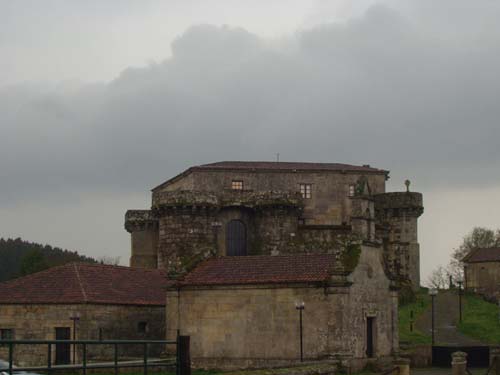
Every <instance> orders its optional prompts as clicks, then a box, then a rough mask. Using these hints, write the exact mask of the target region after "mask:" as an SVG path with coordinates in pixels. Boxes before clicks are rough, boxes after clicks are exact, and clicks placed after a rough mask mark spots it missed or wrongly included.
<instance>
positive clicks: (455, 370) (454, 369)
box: [451, 352, 467, 375]
mask: <svg viewBox="0 0 500 375" xmlns="http://www.w3.org/2000/svg"><path fill="white" fill-rule="evenodd" d="M466 371H467V353H464V352H454V353H452V354H451V373H452V375H466Z"/></svg>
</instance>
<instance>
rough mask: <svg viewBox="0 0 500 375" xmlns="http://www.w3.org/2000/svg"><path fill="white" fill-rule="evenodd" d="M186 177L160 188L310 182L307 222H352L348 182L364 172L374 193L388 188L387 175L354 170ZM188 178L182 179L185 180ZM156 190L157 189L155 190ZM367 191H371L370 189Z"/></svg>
mask: <svg viewBox="0 0 500 375" xmlns="http://www.w3.org/2000/svg"><path fill="white" fill-rule="evenodd" d="M188 176H189V179H187V177H184V178H183V179H180V180H178V181H176V182H175V183H174V184H172V185H167V186H165V187H163V189H160V191H178V190H198V191H203V192H224V191H228V190H230V189H231V182H232V181H233V180H238V181H243V188H244V189H245V190H247V191H254V192H258V191H291V192H298V191H299V187H300V184H311V187H312V191H311V198H310V199H305V200H304V213H303V217H304V218H305V220H306V224H318V225H340V224H342V223H349V217H350V212H351V200H350V199H349V186H351V185H356V183H357V182H358V180H359V178H360V177H361V176H365V177H366V180H367V182H368V185H369V187H370V193H371V194H379V193H384V192H385V179H386V177H385V175H384V174H370V173H363V174H360V173H352V172H345V173H342V172H340V171H339V172H331V171H321V172H303V171H301V172H293V171H274V172H267V171H258V172H257V171H256V172H252V171H230V170H222V171H194V172H192V173H191V174H189V175H188ZM184 179H186V180H185V182H183V180H184ZM155 193H156V192H155ZM367 193H368V192H367Z"/></svg>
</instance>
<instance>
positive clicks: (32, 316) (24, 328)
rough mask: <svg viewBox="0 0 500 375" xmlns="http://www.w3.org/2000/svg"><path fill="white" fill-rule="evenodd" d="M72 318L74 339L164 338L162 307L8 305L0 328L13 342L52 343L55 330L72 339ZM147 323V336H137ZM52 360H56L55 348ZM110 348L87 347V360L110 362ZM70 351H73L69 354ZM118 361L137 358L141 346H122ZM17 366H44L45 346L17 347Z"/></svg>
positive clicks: (3, 353) (0, 308)
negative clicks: (10, 333)
mask: <svg viewBox="0 0 500 375" xmlns="http://www.w3.org/2000/svg"><path fill="white" fill-rule="evenodd" d="M72 316H79V317H80V321H79V322H78V323H77V329H76V338H77V339H82V340H85V339H91V340H98V339H99V338H100V337H101V338H102V339H105V340H106V339H108V340H113V339H114V340H118V339H131V340H136V339H137V340H139V339H155V340H163V339H164V338H165V324H164V322H165V308H164V307H163V306H158V307H155V306H153V307H150V306H119V305H90V304H88V305H87V304H81V305H77V304H73V305H57V304H43V305H41V304H31V305H21V304H18V305H17V304H11V305H0V328H6V329H13V330H14V339H16V340H19V339H26V340H34V339H38V340H55V338H56V337H55V329H56V328H64V327H67V328H70V330H71V338H73V322H72V321H71V320H70V317H72ZM140 322H146V323H147V328H146V333H145V334H144V333H140V332H139V330H138V324H139V323H140ZM52 350H53V353H52V359H53V361H55V358H56V356H55V350H56V348H55V346H53V349H52ZM112 350H113V348H111V347H109V346H99V347H94V346H89V347H88V355H89V358H90V359H104V360H111V359H112V358H113V354H112V353H113V352H112ZM163 350H164V348H163V347H159V346H156V347H152V348H151V352H150V353H151V355H156V356H157V355H159V354H160V352H161V351H163ZM71 352H72V351H71ZM119 355H120V357H121V358H127V357H139V356H141V355H142V346H124V347H121V348H120V349H119ZM7 358H8V349H7V347H0V359H4V360H6V359H7ZM14 360H15V364H16V365H17V366H35V365H44V366H45V365H46V364H47V347H46V346H43V345H36V346H35V345H32V346H26V345H19V346H17V347H16V349H15V356H14ZM76 360H77V361H79V360H81V348H79V349H78V350H77V358H76Z"/></svg>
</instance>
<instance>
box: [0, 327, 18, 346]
mask: <svg viewBox="0 0 500 375" xmlns="http://www.w3.org/2000/svg"><path fill="white" fill-rule="evenodd" d="M6 332H9V336H10V337H5V333H6ZM14 333H15V330H14V328H0V340H14ZM4 345H5V344H0V346H4Z"/></svg>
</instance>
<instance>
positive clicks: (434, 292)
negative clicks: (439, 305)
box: [429, 288, 438, 346]
mask: <svg viewBox="0 0 500 375" xmlns="http://www.w3.org/2000/svg"><path fill="white" fill-rule="evenodd" d="M437 294H438V291H437V289H436V288H431V289H429V295H430V296H431V304H432V314H431V321H432V345H433V346H434V297H436V296H437Z"/></svg>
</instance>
